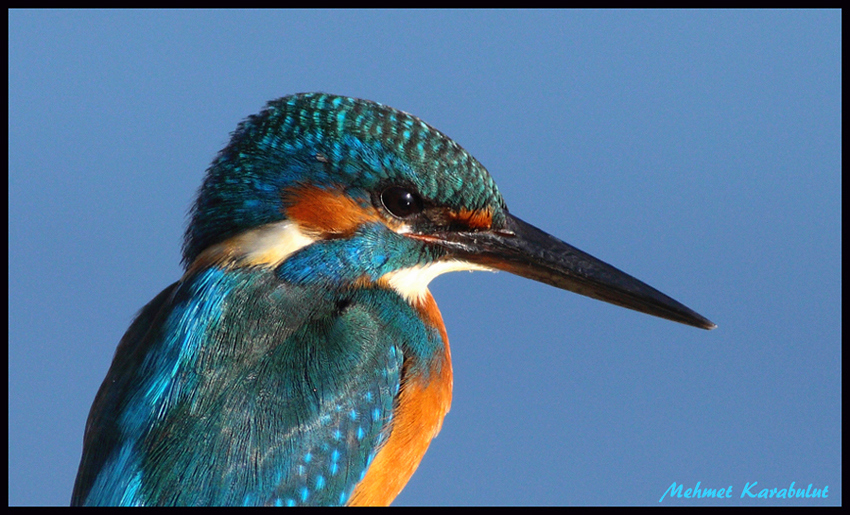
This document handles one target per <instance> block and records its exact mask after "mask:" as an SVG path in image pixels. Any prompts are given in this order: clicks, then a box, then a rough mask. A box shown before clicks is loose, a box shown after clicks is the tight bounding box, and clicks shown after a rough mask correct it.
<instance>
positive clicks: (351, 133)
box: [183, 93, 505, 266]
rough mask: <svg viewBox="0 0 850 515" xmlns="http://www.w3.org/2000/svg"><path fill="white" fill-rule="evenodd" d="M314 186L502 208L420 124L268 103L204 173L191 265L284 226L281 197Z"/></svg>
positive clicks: (295, 98) (333, 108) (346, 100)
mask: <svg viewBox="0 0 850 515" xmlns="http://www.w3.org/2000/svg"><path fill="white" fill-rule="evenodd" d="M304 185H311V186H317V187H325V188H338V189H341V190H343V191H345V192H346V193H348V194H350V195H352V196H358V197H361V198H363V197H368V196H369V195H371V194H374V192H376V191H378V190H380V189H382V188H385V187H388V186H391V185H399V186H404V187H407V188H413V189H414V190H415V191H416V192H417V193H418V194H419V195H420V196H421V197H422V198H423V199H425V200H426V201H428V202H431V203H433V204H435V205H440V206H446V207H448V208H451V209H453V210H455V211H460V210H461V209H466V210H471V211H478V210H488V211H489V212H490V213H491V214H492V216H493V222H494V223H497V224H499V223H502V222H503V220H504V210H505V203H504V200H503V199H502V196H501V194H500V193H499V190H498V188H497V187H496V184H495V182H494V181H493V179H492V178H491V177H490V174H489V173H488V172H487V170H486V169H485V168H484V166H483V165H481V163H479V162H478V161H477V160H476V159H475V158H474V157H472V156H471V155H470V154H469V153H468V152H466V151H465V150H464V149H463V148H462V147H461V146H460V145H458V144H457V143H455V142H454V141H452V140H451V139H450V138H449V137H447V136H446V135H444V134H443V133H441V132H440V131H438V130H436V129H434V128H433V127H431V126H430V125H428V124H426V123H425V122H423V121H422V120H420V119H419V118H417V117H415V116H413V115H410V114H408V113H405V112H403V111H399V110H397V109H393V108H391V107H388V106H385V105H382V104H379V103H377V102H372V101H368V100H361V99H356V98H350V97H341V96H336V95H329V94H324V93H302V94H297V95H291V96H287V97H283V98H280V99H278V100H274V101H271V102H269V103H268V105H267V106H266V108H265V109H263V110H262V111H261V112H260V113H259V114H257V115H253V116H250V117H249V118H247V119H246V120H245V121H243V122H242V123H241V124H240V125H239V127H238V128H237V129H236V131H234V133H233V135H232V137H231V140H230V143H229V144H228V145H227V147H225V148H224V150H222V151H221V152H220V153H219V155H218V157H217V158H216V159H215V161H214V162H213V164H212V165H211V166H210V168H209V169H208V170H207V174H206V178H205V179H204V182H203V185H202V186H201V189H200V192H199V194H198V198H197V201H196V203H195V205H194V207H193V208H192V211H191V213H190V216H191V220H190V224H189V228H188V229H187V231H186V237H185V241H184V245H183V261H184V264H185V265H187V266H188V265H189V264H191V263H192V261H194V259H195V258H196V257H197V256H198V255H199V254H200V253H201V252H202V251H203V250H204V249H206V248H207V247H209V246H210V245H214V244H216V243H220V242H222V241H224V240H226V239H228V238H230V237H233V236H235V235H237V234H239V233H241V232H243V231H245V230H248V229H252V228H256V227H259V226H262V225H265V224H268V223H273V222H277V221H281V220H284V219H285V209H284V206H285V198H284V195H285V191H286V190H287V189H288V188H292V187H298V186H304Z"/></svg>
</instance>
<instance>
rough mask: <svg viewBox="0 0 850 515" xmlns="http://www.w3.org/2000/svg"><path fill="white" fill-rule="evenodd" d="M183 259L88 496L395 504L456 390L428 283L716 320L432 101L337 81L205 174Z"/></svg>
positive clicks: (140, 333) (130, 352) (127, 372)
mask: <svg viewBox="0 0 850 515" xmlns="http://www.w3.org/2000/svg"><path fill="white" fill-rule="evenodd" d="M189 218H190V222H189V225H188V229H187V230H186V234H185V238H184V243H183V265H184V270H185V271H184V273H183V276H182V277H181V278H180V279H179V280H178V281H177V282H175V283H173V284H172V285H171V286H168V287H167V288H165V289H164V290H163V291H162V292H161V293H160V294H159V295H157V296H156V297H155V298H154V299H153V300H152V301H150V302H149V303H148V304H147V305H146V306H144V307H143V308H142V309H141V311H140V312H139V313H138V315H137V316H136V318H135V319H134V320H133V322H132V323H131V325H130V327H129V329H128V330H127V332H126V333H125V334H124V336H123V338H122V339H121V341H120V343H119V345H118V348H117V350H116V352H115V356H114V358H113V361H112V364H111V366H110V369H109V371H108V373H107V375H106V379H105V380H104V381H103V384H102V386H101V387H100V390H99V391H98V393H97V396H96V397H95V400H94V404H93V405H92V408H91V411H90V413H89V417H88V421H87V423H86V429H85V435H84V442H83V455H82V459H81V462H80V467H79V472H78V474H77V479H76V483H75V485H74V491H73V497H72V500H71V502H72V504H73V505H115V506H117V505H132V506H141V505H273V506H275V505H276V506H291V505H386V504H389V503H391V502H392V501H393V499H394V498H395V497H396V496H397V495H398V494H399V492H401V490H402V489H403V488H404V486H405V484H406V483H407V481H408V480H409V479H410V477H411V475H412V474H413V473H414V471H415V470H416V468H417V466H418V464H419V462H420V460H421V459H422V457H423V455H424V454H425V451H426V450H427V448H428V445H429V444H430V442H431V440H432V439H433V438H434V437H435V436H436V435H437V433H438V432H439V431H440V428H441V425H442V422H443V417H444V416H445V415H446V413H447V412H448V411H449V406H450V403H451V395H452V364H451V357H450V351H449V340H448V337H447V335H446V328H445V326H444V324H443V320H442V316H441V314H440V311H439V309H438V308H437V304H436V302H435V301H434V298H433V297H432V295H431V293H430V292H429V290H428V284H429V283H430V281H431V280H432V279H434V277H436V276H438V275H440V274H443V273H445V272H451V271H458V270H489V271H497V270H502V271H508V272H511V273H514V274H517V275H520V276H522V277H526V278H529V279H534V280H536V281H540V282H543V283H546V284H549V285H552V286H555V287H558V288H562V289H565V290H569V291H573V292H576V293H579V294H582V295H586V296H588V297H592V298H595V299H599V300H603V301H605V302H609V303H612V304H616V305H619V306H623V307H626V308H631V309H634V310H637V311H641V312H644V313H647V314H650V315H655V316H658V317H662V318H666V319H669V320H673V321H676V322H681V323H684V324H688V325H691V326H695V327H699V328H703V329H712V328H714V327H715V325H714V324H713V323H712V322H710V321H709V320H708V319H706V318H704V317H703V316H701V315H699V314H697V313H696V312H694V311H692V310H691V309H689V308H687V307H685V306H684V305H682V304H680V303H679V302H677V301H675V300H673V299H672V298H670V297H668V296H666V295H664V294H663V293H661V292H659V291H657V290H655V289H654V288H652V287H650V286H648V285H646V284H644V283H643V282H641V281H639V280H637V279H635V278H633V277H631V276H629V275H627V274H625V273H624V272H621V271H620V270H618V269H616V268H614V267H612V266H610V265H608V264H606V263H604V262H602V261H600V260H599V259H596V258H594V257H592V256H591V255H589V254H586V253H584V252H582V251H580V250H578V249H576V248H575V247H572V246H570V245H568V244H567V243H564V242H563V241H561V240H559V239H557V238H555V237H553V236H551V235H549V234H547V233H545V232H543V231H542V230H540V229H538V228H536V227H534V226H533V225H531V224H528V223H526V222H524V221H522V220H521V219H519V218H517V217H516V216H514V215H512V214H511V213H510V212H509V211H508V208H507V206H506V204H505V201H504V199H503V198H502V195H501V194H500V193H499V190H498V188H497V187H496V184H495V183H494V181H493V179H492V178H491V177H490V174H489V173H488V171H487V170H486V169H485V168H484V166H482V165H481V163H479V162H478V161H477V160H476V159H475V158H474V157H472V156H471V155H470V154H469V153H467V152H466V151H465V150H464V149H463V148H461V146H460V145H458V144H457V143H455V142H454V141H452V140H451V139H449V138H448V137H447V136H445V135H444V134H443V133H441V132H439V131H438V130H436V129H434V128H433V127H431V126H430V125H428V124H426V123H425V122H423V121H422V120H420V119H419V118H417V117H415V116H413V115H410V114H408V113H405V112H403V111H399V110H396V109H393V108H391V107H388V106H385V105H383V104H380V103H376V102H372V101H367V100H362V99H357V98H350V97H344V96H336V95H331V94H325V93H304V94H297V95H291V96H286V97H283V98H280V99H278V100H274V101H271V102H269V103H268V104H267V105H266V107H265V108H264V109H263V110H262V111H261V112H260V113H259V114H256V115H253V116H250V117H248V118H247V119H246V120H244V121H243V122H242V123H241V124H240V125H239V126H238V127H237V129H236V130H235V131H234V132H233V134H232V135H231V139H230V142H229V143H228V145H227V146H226V147H225V148H224V149H223V150H222V151H221V152H220V153H219V154H218V156H217V157H216V158H215V160H214V161H213V163H212V164H211V165H210V167H209V168H208V169H207V172H206V175H205V178H204V181H203V184H202V186H201V188H200V190H199V192H198V195H197V200H196V201H195V203H194V205H193V207H192V209H191V211H190V214H189Z"/></svg>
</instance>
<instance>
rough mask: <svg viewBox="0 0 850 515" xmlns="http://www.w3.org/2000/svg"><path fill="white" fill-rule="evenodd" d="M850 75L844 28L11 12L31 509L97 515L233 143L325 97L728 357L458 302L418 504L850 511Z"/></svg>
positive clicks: (809, 18)
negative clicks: (135, 386) (155, 322)
mask: <svg viewBox="0 0 850 515" xmlns="http://www.w3.org/2000/svg"><path fill="white" fill-rule="evenodd" d="M840 48H841V13H840V12H839V11H787V10H784V11H684V12H682V11H531V12H522V11H506V12H504V11H496V12H488V11H473V12H468V11H452V12H443V11H415V12H395V11H345V12H336V11H294V12H292V11H249V12H241V11H213V12H204V11H170V12H159V11H142V12H138V11H120V12H111V11H81V12H80V11H58V12H56V11H11V12H10V13H9V503H10V504H14V505H17V504H67V503H68V501H69V499H70V496H71V489H72V486H73V482H74V478H75V474H76V469H77V465H78V463H79V458H80V453H81V447H82V436H83V430H84V426H85V420H86V417H87V414H88V410H89V406H90V405H91V402H92V400H93V398H94V395H95V392H96V391H97V388H98V387H99V385H100V383H101V381H102V380H103V378H104V376H105V374H106V371H107V368H108V367H109V363H110V361H111V359H112V355H113V352H114V349H115V347H116V345H117V343H118V341H119V339H120V338H121V336H122V334H123V333H124V331H125V330H126V328H127V326H128V325H129V323H130V321H131V320H132V318H133V316H134V314H135V313H136V311H137V310H138V309H140V308H141V307H142V306H143V305H144V304H145V303H147V302H148V301H149V300H150V299H151V298H153V297H154V296H155V295H156V294H157V293H158V292H159V291H160V290H161V289H163V288H164V287H166V286H167V285H169V284H170V283H171V282H172V281H174V280H175V279H177V278H178V277H179V276H180V275H181V268H180V266H179V261H180V243H181V237H182V234H183V231H184V228H185V214H186V212H187V209H188V208H189V206H190V205H191V203H192V201H193V197H194V195H195V192H196V190H197V188H198V186H199V185H200V182H201V178H202V176H203V172H204V170H205V169H206V167H207V166H208V164H209V163H210V161H211V160H212V159H213V157H214V156H215V154H216V152H217V151H218V150H219V149H220V148H221V147H223V146H224V145H225V144H226V143H227V141H228V135H229V133H230V131H232V130H233V129H234V128H235V127H236V124H237V123H238V122H239V121H240V120H242V119H243V118H244V117H246V116H247V115H249V114H252V113H255V112H257V111H259V110H260V108H262V106H263V105H264V104H265V102H266V101H268V100H270V99H273V98H277V97H280V96H283V95H286V94H290V93H295V92H303V91H316V90H320V91H327V92H332V93H338V94H345V95H350V96H356V97H362V98H368V99H372V100H377V101H380V102H382V103H385V104H388V105H391V106H393V107H397V108H399V109H403V110H405V111H408V112H410V113H413V114H416V115H418V116H419V117H421V118H422V119H424V120H425V121H427V122H429V123H430V124H432V125H434V126H435V127H437V128H438V129H440V130H442V131H443V132H445V133H446V134H448V135H449V136H451V137H452V138H453V139H455V140H456V141H457V142H459V143H460V144H461V145H462V146H464V147H465V148H466V149H467V150H469V151H470V152H471V153H472V154H473V155H475V156H476V157H477V158H478V159H479V160H480V161H481V162H482V163H483V164H484V165H485V166H486V167H487V168H488V169H489V170H490V172H491V174H492V175H493V176H494V177H495V179H496V181H497V183H498V184H499V186H500V188H501V191H502V193H503V195H504V196H505V198H506V200H507V202H508V205H509V207H510V209H511V212H512V213H514V214H516V215H518V216H520V217H521V218H523V219H525V220H526V221H528V222H530V223H533V224H534V225H537V226H539V227H541V228H543V229H545V230H547V231H549V232H551V233H552V234H554V235H557V236H559V237H560V238H562V239H564V240H565V241H567V242H569V243H571V244H573V245H575V246H577V247H578V248H580V249H582V250H585V251H587V252H590V253H591V254H593V255H595V256H597V257H599V258H601V259H603V260H605V261H607V262H609V263H611V264H613V265H615V266H617V267H619V268H621V269H623V270H625V271H627V272H628V273H630V274H632V275H634V276H636V277H638V278H640V279H642V280H644V281H646V282H647V283H649V284H651V285H653V286H655V287H656V288H658V289H660V290H661V291H663V292H665V293H667V294H669V295H671V296H672V297H674V298H676V299H678V300H680V301H682V302H683V303H685V304H686V305H688V306H689V307H691V308H693V309H695V310H696V311H698V312H700V313H701V314H703V315H705V316H706V317H708V318H710V319H711V320H713V321H714V322H716V323H717V324H718V325H719V328H718V329H716V330H715V331H711V332H706V331H702V330H698V329H694V328H691V327H686V326H683V325H679V324H675V323H672V322H668V321H664V320H660V319H656V318H653V317H649V316H646V315H642V314H638V313H635V312H631V311H628V310H625V309H622V308H618V307H615V306H611V305H608V304H604V303H601V302H598V301H595V300H591V299H587V298H585V297H580V296H578V295H574V294H571V293H568V292H564V291H561V290H557V289H554V288H551V287H548V286H545V285H542V284H539V283H534V282H532V281H528V280H524V279H521V278H518V277H514V276H511V275H509V274H506V273H499V274H488V273H475V274H467V273H458V274H450V275H444V276H441V277H439V278H437V279H436V280H435V281H434V282H433V283H432V288H431V289H432V292H433V293H434V296H435V297H436V299H437V302H438V303H439V305H440V308H441V309H442V312H443V316H444V319H445V323H446V326H447V329H448V333H449V336H450V340H451V345H452V347H451V348H452V355H453V359H454V370H455V380H454V385H455V389H454V402H453V406H452V411H451V412H450V413H449V415H448V417H447V418H446V420H445V423H444V425H443V430H442V432H441V433H440V435H439V436H438V437H437V439H436V440H435V441H434V442H433V444H432V446H431V449H430V451H429V452H428V454H427V455H426V457H425V459H424V460H423V462H422V465H421V466H420V467H419V470H418V471H417V473H416V474H415V475H414V476H413V479H412V480H411V481H410V483H409V484H408V486H407V488H406V490H405V491H404V492H403V493H402V494H401V496H400V497H399V498H398V499H397V501H396V504H401V505H404V504H472V505H480V504H520V505H524V504H574V505H586V504H615V505H622V504H626V505H632V504H638V505H657V504H658V500H659V498H660V497H661V495H662V494H663V493H664V491H665V490H666V489H667V488H668V487H669V486H670V485H671V484H672V482H674V481H675V482H677V483H684V484H685V485H686V487H690V486H694V485H695V484H696V483H697V482H698V481H699V482H701V487H710V488H726V487H728V486H732V487H733V490H732V499H722V500H720V499H702V500H686V499H681V500H672V501H671V500H665V501H664V502H663V503H662V504H696V505H707V506H714V505H722V506H726V505H735V504H741V503H744V504H756V505H766V504H779V505H786V504H792V505H799V504H814V505H822V504H839V503H840V502H841V486H842V481H841V480H842V477H841V466H840V464H841V450H842V449H841V443H840V441H841V401H842V399H841V365H840V363H841V347H840V339H841V318H840V317H841V222H840V219H841V194H840V191H841V145H840V139H841V50H840ZM753 481H758V486H757V487H756V488H755V489H754V490H755V491H758V490H760V489H761V488H762V487H767V488H773V487H777V488H787V487H788V486H789V485H790V484H791V482H792V481H793V482H795V487H799V486H807V485H808V484H809V483H813V484H814V486H815V487H820V488H822V487H823V486H828V488H829V490H828V492H829V497H828V498H827V499H812V500H808V501H785V500H779V501H777V500H767V501H765V500H752V501H751V500H748V499H741V498H740V494H741V492H742V489H743V488H744V485H745V484H746V483H747V482H753Z"/></svg>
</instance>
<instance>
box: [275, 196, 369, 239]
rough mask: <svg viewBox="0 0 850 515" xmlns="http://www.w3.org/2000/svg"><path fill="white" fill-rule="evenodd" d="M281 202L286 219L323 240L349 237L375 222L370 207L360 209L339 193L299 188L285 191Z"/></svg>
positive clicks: (360, 206) (356, 203) (360, 207)
mask: <svg viewBox="0 0 850 515" xmlns="http://www.w3.org/2000/svg"><path fill="white" fill-rule="evenodd" d="M284 200H285V202H286V217H287V218H289V219H290V220H294V221H296V222H298V225H299V226H300V227H301V228H302V229H303V230H304V231H306V232H311V233H314V234H316V235H320V236H323V237H325V238H329V237H337V238H339V237H346V236H349V235H351V234H352V233H353V232H354V231H355V230H356V229H357V228H358V227H360V226H361V225H363V224H364V223H368V222H374V221H377V220H378V215H377V213H376V212H375V209H374V208H373V207H372V206H371V205H368V206H362V205H360V204H359V203H358V202H357V201H355V200H354V199H352V198H351V197H348V196H347V195H345V193H343V192H341V191H339V190H326V189H322V188H317V187H315V186H299V187H295V188H290V189H288V190H286V192H285V194H284Z"/></svg>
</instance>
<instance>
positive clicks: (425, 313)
mask: <svg viewBox="0 0 850 515" xmlns="http://www.w3.org/2000/svg"><path fill="white" fill-rule="evenodd" d="M414 308H416V310H417V311H418V312H419V314H420V316H421V317H422V319H423V320H424V321H425V323H427V324H428V325H430V326H432V327H435V328H437V329H438V330H439V331H440V336H441V337H442V339H443V343H444V349H445V352H444V354H443V355H442V356H435V357H434V359H433V360H432V361H431V367H430V368H431V370H430V374H428V375H426V376H418V375H417V376H409V375H405V376H404V377H402V384H401V391H400V392H399V399H398V407H397V408H396V410H395V412H394V414H393V422H392V424H393V427H392V432H391V433H390V436H389V438H388V439H387V441H386V443H385V444H384V445H383V447H381V450H380V451H378V454H377V455H376V456H375V459H374V460H373V461H372V465H371V466H370V467H369V470H368V471H367V472H366V476H365V477H364V478H363V481H361V482H360V484H358V485H357V487H356V488H355V489H354V492H353V493H352V495H351V499H350V500H349V503H348V504H349V505H352V506H380V505H388V504H390V503H391V502H392V501H393V499H395V498H396V496H397V495H398V494H399V493H400V492H401V490H402V489H403V488H404V486H405V485H406V484H407V481H408V480H409V479H410V476H412V475H413V472H414V471H416V467H418V466H419V462H420V461H422V457H423V456H424V455H425V451H427V450H428V445H429V444H430V443H431V440H432V439H433V438H434V437H435V436H437V433H439V432H440V428H441V427H442V425H443V417H445V416H446V413H448V411H449V408H450V407H451V402H452V363H451V353H450V352H449V340H448V337H447V335H446V327H445V325H444V324H443V317H442V315H441V314H440V310H439V308H437V303H436V302H435V301H434V297H432V296H431V294H430V293H428V294H427V295H426V296H425V297H424V298H423V299H422V301H420V302H417V303H416V305H414Z"/></svg>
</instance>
